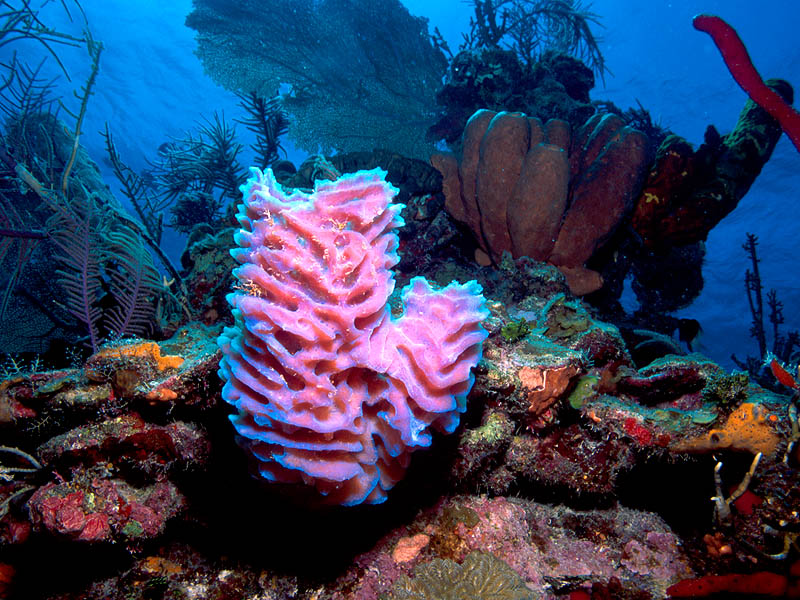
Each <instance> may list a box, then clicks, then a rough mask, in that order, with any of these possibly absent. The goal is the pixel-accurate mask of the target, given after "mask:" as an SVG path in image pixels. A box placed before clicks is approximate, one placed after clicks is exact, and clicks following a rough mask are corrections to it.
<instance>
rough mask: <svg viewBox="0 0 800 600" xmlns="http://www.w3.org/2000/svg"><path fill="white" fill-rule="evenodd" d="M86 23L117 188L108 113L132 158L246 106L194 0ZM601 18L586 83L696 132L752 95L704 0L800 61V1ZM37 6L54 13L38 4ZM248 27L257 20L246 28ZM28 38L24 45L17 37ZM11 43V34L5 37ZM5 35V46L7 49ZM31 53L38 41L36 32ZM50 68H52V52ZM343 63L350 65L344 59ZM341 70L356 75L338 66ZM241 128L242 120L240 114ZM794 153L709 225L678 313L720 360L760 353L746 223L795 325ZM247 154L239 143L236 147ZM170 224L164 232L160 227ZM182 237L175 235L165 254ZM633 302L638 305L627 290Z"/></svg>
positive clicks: (74, 60)
mask: <svg viewBox="0 0 800 600" xmlns="http://www.w3.org/2000/svg"><path fill="white" fill-rule="evenodd" d="M404 4H405V5H406V6H407V7H408V9H409V11H410V12H411V14H413V15H418V16H424V17H427V18H428V19H430V28H431V29H433V28H434V27H438V28H439V30H440V31H441V32H442V34H443V35H444V37H445V39H446V40H447V41H448V43H449V45H450V47H451V48H453V49H454V50H455V49H456V48H458V45H459V44H460V43H461V35H462V33H463V32H465V31H467V29H468V25H469V18H470V14H471V8H470V6H469V5H467V4H465V3H463V2H459V1H458V0H451V1H436V2H413V1H410V2H405V3H404ZM83 6H84V9H85V11H86V14H87V17H88V20H89V23H90V25H91V27H92V30H93V32H94V35H95V37H96V38H97V39H99V40H102V41H103V43H104V45H105V50H104V53H103V57H102V67H101V70H100V73H99V75H98V82H97V87H96V91H95V94H94V96H93V97H92V99H91V103H90V106H89V110H88V113H87V116H86V125H85V127H84V131H85V134H84V135H83V137H82V138H81V143H82V144H83V145H84V146H85V147H86V149H87V150H88V151H89V154H90V156H92V157H93V158H94V159H95V160H96V161H98V163H99V164H100V167H101V169H103V174H104V176H105V180H106V182H107V183H108V184H109V185H111V186H112V188H114V187H115V186H116V185H117V184H116V178H114V177H113V175H112V174H111V173H110V170H109V167H108V164H107V161H104V160H103V157H104V156H105V154H106V152H105V146H104V140H103V137H102V135H101V134H100V132H101V131H102V130H103V128H104V124H105V123H106V122H108V123H109V124H110V125H111V127H112V131H113V133H114V139H115V143H116V145H117V148H118V150H119V152H120V154H121V155H122V156H123V157H124V159H125V161H126V162H127V163H128V165H129V166H130V167H131V168H132V169H134V170H135V171H141V170H143V169H145V168H146V167H147V166H148V163H147V161H148V160H151V161H152V160H154V159H155V157H156V156H157V149H158V146H159V145H160V144H162V143H163V142H165V141H167V140H168V138H170V137H177V138H180V137H181V136H182V135H183V134H184V133H185V132H186V131H189V130H191V129H192V128H194V127H195V126H196V125H197V123H198V122H199V121H201V120H202V118H204V117H209V116H210V115H211V114H212V113H213V112H214V111H215V110H216V111H221V112H223V113H224V115H225V116H226V117H227V118H229V119H235V118H240V117H241V116H242V109H241V107H240V106H239V105H238V101H237V98H236V97H235V96H234V95H233V94H231V93H230V92H228V91H226V90H225V89H223V88H222V87H220V86H218V85H217V84H215V83H214V81H213V80H211V79H210V78H209V77H207V76H205V75H204V74H203V67H202V64H201V63H200V61H199V60H198V59H197V57H196V56H195V54H194V51H195V48H196V42H195V39H194V38H195V35H194V34H195V32H194V31H193V30H192V29H189V28H188V27H186V26H185V25H184V21H185V19H186V15H187V14H188V13H189V12H190V10H191V2H189V1H188V0H175V1H171V2H169V3H164V2H151V1H149V0H141V1H138V2H135V3H133V2H125V1H122V0H109V1H107V2H85V3H84V5H83ZM591 10H592V12H594V13H596V14H597V15H599V17H600V22H601V24H602V26H603V27H595V30H596V31H595V32H596V34H597V35H598V36H599V37H600V40H601V41H600V49H601V50H602V53H603V55H604V57H605V62H606V65H607V66H608V68H609V71H610V72H609V73H607V74H606V75H605V77H604V79H602V80H601V79H599V78H598V81H597V84H596V86H595V88H594V89H593V90H592V91H591V97H592V99H603V100H610V101H612V102H614V103H615V104H616V105H617V106H619V107H621V108H627V107H632V106H633V107H635V106H636V102H637V101H639V102H641V104H642V106H643V107H645V108H646V109H647V110H649V111H650V113H651V115H652V117H653V120H654V121H655V122H656V123H658V124H660V125H662V126H664V127H666V128H668V129H670V130H672V131H673V132H675V133H677V134H678V135H681V136H683V137H685V138H686V139H687V140H688V141H690V142H691V143H693V144H699V143H700V142H701V141H702V140H703V132H704V131H705V128H706V127H707V126H708V125H709V124H713V125H715V126H716V127H717V129H718V130H719V131H720V132H721V133H726V132H727V131H729V130H730V129H732V128H733V126H734V124H735V123H736V118H737V116H738V114H739V112H740V111H741V108H742V105H743V103H744V101H745V100H746V98H747V97H746V95H745V93H744V92H743V91H742V90H741V89H740V88H739V87H738V86H737V85H736V83H735V82H734V81H733V79H732V78H731V76H730V74H729V73H728V71H727V69H726V68H725V66H724V64H723V62H722V59H721V58H720V56H719V53H718V51H717V49H716V48H715V47H714V45H713V44H712V43H711V41H710V40H709V39H708V38H707V36H705V35H704V34H702V33H699V32H697V31H695V30H694V29H693V28H692V24H691V21H692V17H693V16H694V15H696V14H699V13H703V12H705V13H711V14H719V15H721V16H723V18H725V19H726V20H728V22H729V23H731V25H733V26H734V28H736V29H737V31H738V32H739V35H740V36H741V38H742V39H743V40H744V42H745V44H746V46H747V48H748V51H749V53H750V55H751V57H752V59H753V62H754V64H755V66H756V68H757V69H758V70H759V72H760V73H761V75H762V77H764V78H765V79H766V78H769V77H781V78H785V79H787V80H788V81H790V82H796V81H797V80H798V77H797V76H798V75H800V46H798V45H797V44H796V43H795V34H796V31H795V24H796V23H797V20H798V19H800V5H798V4H797V3H794V2H790V1H789V0H766V1H765V2H759V3H758V5H757V6H754V5H753V4H752V3H750V2H747V1H746V0H731V1H716V2H714V1H707V2H695V1H684V2H660V1H659V2H633V1H613V0H598V1H596V2H593V3H592V5H591ZM49 11H50V12H52V15H53V16H52V18H50V20H49V21H48V22H49V23H52V25H53V26H54V27H56V29H61V30H64V31H70V27H72V30H73V31H74V30H75V27H74V25H70V23H69V22H68V21H66V20H65V19H64V13H63V11H61V10H59V9H58V6H57V4H51V6H50V7H49ZM42 14H43V16H45V17H48V16H49V12H48V11H47V10H45V12H43V13H42ZM253 36H254V39H255V38H257V37H258V32H257V31H253ZM23 47H25V46H23ZM6 48H7V47H6ZM3 50H4V49H0V52H2V51H3ZM29 51H30V60H31V62H36V57H37V56H39V55H41V56H43V54H42V50H41V48H39V47H37V46H35V45H31V46H30V48H29ZM59 53H60V56H61V57H62V61H63V62H64V65H65V66H66V67H67V69H68V71H69V73H70V74H71V77H72V80H73V81H72V83H70V82H67V81H66V80H65V79H64V77H63V76H61V77H60V78H59V80H58V82H57V86H56V88H55V90H54V91H55V92H56V93H57V94H59V93H63V94H65V96H67V97H69V96H71V94H72V91H73V90H74V89H75V87H76V85H77V84H79V83H80V82H82V81H83V80H84V79H85V77H86V76H87V75H88V68H89V65H88V64H87V63H88V61H87V60H86V54H85V51H83V50H72V49H64V50H60V51H59ZM47 67H50V68H51V69H53V70H52V71H51V72H52V74H53V75H58V72H57V71H56V70H55V65H54V64H52V61H50V64H49V65H45V68H47ZM343 69H344V67H343ZM342 76H343V77H350V76H355V74H351V73H348V72H347V71H346V69H344V70H343V72H342ZM238 133H239V135H240V139H241V140H242V141H243V142H247V140H248V137H247V136H248V135H249V134H248V132H247V131H246V130H245V129H244V128H243V127H239V131H238ZM284 145H285V146H286V147H287V148H288V149H289V158H290V159H293V160H294V162H295V163H299V162H301V161H302V158H303V153H302V152H298V151H293V150H292V149H291V141H288V140H287V141H286V142H284ZM797 161H798V157H797V153H796V151H795V150H794V148H793V147H792V144H791V142H790V141H789V140H788V138H787V137H786V136H782V137H781V139H780V140H779V142H778V145H777V147H776V148H775V151H774V153H773V155H772V158H771V159H770V160H769V162H768V163H767V164H766V166H765V167H764V170H763V171H762V173H761V175H760V176H759V177H758V179H757V180H756V182H755V184H754V185H753V187H752V188H751V189H750V191H749V192H748V193H747V195H746V196H745V197H744V199H743V200H742V201H741V202H740V203H739V205H738V207H737V208H736V210H734V211H733V212H732V213H731V214H730V215H728V216H727V217H726V218H724V219H723V220H722V222H721V223H720V224H719V225H718V226H717V227H715V228H714V229H713V230H712V231H711V233H710V235H709V238H708V240H707V254H706V257H705V266H704V268H703V276H704V279H705V286H704V288H703V291H702V293H701V294H700V296H699V297H698V298H697V300H695V301H694V303H693V304H692V305H691V306H690V307H688V308H686V309H684V310H682V311H679V312H678V313H676V314H677V316H680V317H686V318H692V319H697V320H698V321H700V324H701V326H702V328H703V334H702V337H701V339H700V344H701V346H700V348H701V350H702V352H703V353H705V354H707V355H708V356H710V357H711V358H713V359H714V360H715V361H717V362H719V363H720V364H722V365H724V366H726V367H729V368H734V367H735V365H734V363H733V362H732V361H731V359H730V356H731V354H737V355H739V356H740V357H742V356H747V355H748V352H750V353H751V354H754V353H755V351H756V348H755V347H754V344H755V340H753V339H752V338H751V336H750V333H749V332H750V324H751V316H750V311H749V309H748V306H747V298H746V295H745V293H744V279H743V278H744V273H745V270H746V269H748V268H749V266H750V264H749V260H748V257H747V255H746V254H745V252H744V251H743V250H742V244H744V242H745V234H746V233H748V232H749V233H753V234H756V235H757V236H758V238H759V242H760V246H759V257H760V258H761V261H762V262H761V265H760V268H761V275H762V281H763V285H764V289H765V291H766V290H769V289H775V290H776V291H777V292H778V297H779V299H780V300H781V301H782V302H783V303H784V306H785V307H786V310H785V311H784V316H785V320H786V321H785V324H784V325H783V330H784V331H794V330H796V329H798V328H800V314H798V311H797V310H792V307H796V306H798V304H800V283H798V278H797V277H796V275H795V274H796V273H797V267H796V265H797V255H798V252H800V237H798V235H797V234H796V229H795V228H794V227H793V225H794V224H796V223H797V222H798V220H799V219H800V202H798V201H797V190H798V189H800V169H798V163H797ZM241 163H242V164H243V165H247V164H248V161H247V154H246V152H245V154H243V157H242V159H241ZM167 233H169V232H167ZM182 245H183V244H182V242H180V241H177V240H176V241H175V242H174V249H173V253H172V254H173V255H177V254H179V253H180V251H181V249H182ZM626 299H627V300H628V303H627V306H626V307H627V308H633V307H635V299H633V298H631V296H630V294H626V295H625V296H624V297H623V301H625V300H626Z"/></svg>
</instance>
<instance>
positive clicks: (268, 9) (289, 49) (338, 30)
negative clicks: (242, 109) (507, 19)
mask: <svg viewBox="0 0 800 600" xmlns="http://www.w3.org/2000/svg"><path fill="white" fill-rule="evenodd" d="M193 7H194V10H193V11H192V12H191V13H190V14H189V16H188V17H187V19H186V24H187V25H188V26H189V27H191V28H192V29H195V30H196V31H197V42H198V48H197V55H198V56H199V57H200V59H201V60H202V62H203V66H204V67H205V70H206V72H207V73H208V74H209V75H210V76H211V77H212V78H214V80H215V81H217V82H218V83H219V84H221V85H222V86H223V87H225V88H227V89H229V90H232V91H235V92H239V93H249V92H252V91H254V92H256V93H258V94H272V93H273V92H274V91H275V90H277V89H279V88H280V86H281V85H282V84H288V86H289V89H288V90H287V91H286V93H285V94H284V97H283V102H284V106H285V108H286V110H287V111H288V112H289V115H290V120H291V127H290V128H289V136H290V138H291V139H292V140H293V141H294V142H295V143H296V144H297V145H298V146H299V147H301V148H303V149H304V150H306V151H308V152H311V153H315V152H318V151H319V150H321V151H322V152H325V153H330V152H331V151H333V150H337V151H339V152H349V151H353V150H373V149H375V148H391V149H392V150H395V151H397V152H400V153H402V154H405V155H406V156H413V157H417V158H426V157H427V154H428V153H429V151H430V149H431V146H430V145H429V144H428V143H426V142H425V138H424V132H425V129H426V128H427V127H428V126H429V125H430V123H431V121H432V118H433V110H434V108H435V94H436V91H437V89H438V87H439V85H440V83H441V80H442V76H443V75H444V71H445V69H446V68H447V60H446V58H445V56H444V54H443V53H442V52H441V51H440V50H439V49H437V48H435V47H434V45H433V43H432V42H431V40H430V37H429V36H428V30H427V24H426V21H425V20H424V19H420V18H417V17H413V16H412V15H411V14H409V12H408V10H407V9H406V8H405V7H404V6H403V5H402V4H401V3H400V2H399V1H398V0H367V1H363V2H353V1H345V2H342V1H341V0H322V1H314V0H301V1H298V0H270V1H269V2H262V1H259V0H244V1H242V2H237V5H236V10H235V11H234V10H231V6H230V3H227V2H219V1H218V0H193ZM276 15H280V17H277V16H276ZM254 36H255V37H256V38H257V40H258V43H257V44H254V43H253V38H254Z"/></svg>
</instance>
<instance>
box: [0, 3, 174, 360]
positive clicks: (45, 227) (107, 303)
mask: <svg viewBox="0 0 800 600" xmlns="http://www.w3.org/2000/svg"><path fill="white" fill-rule="evenodd" d="M25 7H26V8H25V10H28V11H30V10H31V9H30V8H29V7H28V6H27V5H25ZM65 8H66V5H65ZM20 10H22V9H20ZM22 22H23V23H30V22H35V23H38V24H37V25H35V26H33V25H30V26H28V27H27V28H26V29H23V30H22V35H25V36H27V37H31V36H33V37H34V39H37V40H38V41H41V42H42V43H43V44H45V45H47V44H49V42H51V41H53V40H56V41H58V40H61V39H62V38H61V36H60V35H59V34H57V33H55V32H51V30H50V29H49V28H47V27H46V26H45V25H44V24H42V23H41V22H38V21H37V19H36V15H35V14H34V13H31V14H29V15H28V16H27V17H26V18H25V19H23V20H22ZM7 26H8V23H7ZM9 31H11V32H14V29H13V28H12V29H11V30H6V34H8V32H9ZM42 36H43V37H42ZM65 39H66V40H68V41H70V42H71V43H76V44H77V43H79V44H80V45H82V46H83V47H85V49H86V51H87V53H88V55H89V60H90V72H89V76H88V77H87V80H86V82H85V83H84V84H83V86H82V87H81V88H80V90H79V91H77V92H76V93H75V97H76V101H77V103H78V104H77V107H76V108H74V109H73V110H70V109H69V108H67V106H66V105H65V104H64V103H63V102H60V101H58V100H57V99H55V98H53V97H52V96H51V85H50V83H49V82H48V81H45V80H42V79H41V77H40V75H39V73H40V68H41V65H39V66H38V67H36V68H31V67H29V66H27V65H24V64H23V63H18V62H17V60H16V58H15V59H14V60H13V61H12V63H11V64H10V65H5V70H6V73H7V75H6V76H5V79H4V82H3V84H2V90H1V91H0V106H2V110H3V113H4V121H3V123H2V129H1V130H0V143H1V144H2V147H0V159H1V160H0V173H2V175H3V182H4V183H3V186H2V189H0V223H2V225H3V229H2V231H0V238H1V239H0V263H2V265H3V269H2V275H0V285H2V286H3V290H4V291H3V297H2V305H1V306H0V308H1V309H2V310H0V319H1V320H2V322H3V323H5V324H6V325H8V324H9V323H11V322H13V323H14V324H15V327H13V328H12V327H8V326H4V327H2V331H3V336H2V340H3V344H2V346H3V348H4V349H5V350H6V351H7V352H8V351H14V350H17V351H23V350H26V351H30V350H36V349H40V350H43V349H45V348H46V343H47V342H48V339H47V338H48V337H50V338H55V337H59V336H63V337H65V338H66V339H70V338H71V337H73V336H76V335H78V336H79V337H80V338H81V339H83V341H84V342H85V344H86V345H87V346H88V347H89V348H91V349H92V350H96V349H97V348H98V346H99V345H100V343H101V341H102V340H103V339H105V338H108V337H120V336H125V335H134V334H139V335H144V334H149V333H153V331H154V330H153V327H154V325H153V323H154V321H155V320H156V319H155V317H156V314H157V312H159V310H160V311H161V313H160V314H161V316H164V317H165V318H168V317H166V315H167V313H168V312H169V309H167V308H166V307H167V306H172V307H173V308H175V307H177V301H176V300H175V298H174V297H172V296H171V294H170V293H169V290H168V289H166V288H165V287H164V286H163V284H162V279H161V277H160V275H159V274H158V272H157V270H156V268H155V265H154V263H153V259H152V257H151V255H150V253H149V251H148V250H147V242H148V241H150V236H149V235H148V233H147V231H146V230H145V229H144V228H142V226H141V225H139V224H138V223H137V222H135V221H134V220H133V219H131V218H130V217H129V216H128V215H127V214H126V212H125V210H124V209H123V208H122V206H121V205H120V204H119V203H118V202H117V200H116V199H115V198H114V197H113V196H112V195H111V194H110V192H109V191H108V189H107V187H106V186H105V185H104V184H103V183H102V181H101V179H100V177H99V174H98V169H97V167H96V165H95V164H94V163H93V162H92V161H91V159H90V158H89V157H88V155H87V154H86V151H85V150H84V149H83V148H82V147H81V145H80V136H81V133H82V126H83V122H84V118H85V115H86V112H87V110H88V107H89V104H90V98H91V96H92V93H93V90H94V86H95V84H96V78H97V74H98V72H99V70H100V57H101V55H102V50H103V45H102V43H101V42H99V41H97V40H95V39H94V38H93V37H92V35H91V33H90V31H89V30H88V28H87V29H86V30H85V33H84V37H83V38H81V39H77V38H72V37H69V36H67V37H66V38H65ZM48 48H49V46H48ZM60 111H63V112H64V113H65V118H67V119H68V120H70V121H71V123H72V127H67V126H66V125H65V124H64V122H63V121H61V119H60V118H59V115H58V113H59V112H60ZM54 265H55V267H56V269H55V273H54V272H53V266H54ZM53 285H56V286H58V287H59V288H60V293H59V294H56V295H53V289H52V288H53ZM159 306H160V307H161V308H160V309H159ZM37 340H38V341H37Z"/></svg>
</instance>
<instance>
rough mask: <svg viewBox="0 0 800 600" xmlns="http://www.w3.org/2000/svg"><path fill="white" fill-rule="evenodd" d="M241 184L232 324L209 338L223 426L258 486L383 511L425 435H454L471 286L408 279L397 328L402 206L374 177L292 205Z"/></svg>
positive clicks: (468, 355)
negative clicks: (252, 464) (290, 488)
mask: <svg viewBox="0 0 800 600" xmlns="http://www.w3.org/2000/svg"><path fill="white" fill-rule="evenodd" d="M252 173H253V175H254V177H253V178H251V179H250V180H249V181H248V182H247V184H246V185H245V186H243V188H242V191H243V192H244V204H243V205H242V206H241V208H240V211H239V214H238V215H237V216H238V219H239V222H240V223H241V226H242V229H241V230H240V231H239V232H238V233H237V234H236V236H235V240H236V243H237V244H238V246H239V247H238V248H235V249H234V250H232V251H231V253H232V254H233V256H234V258H236V260H237V261H239V263H241V266H239V267H237V269H236V270H235V271H234V274H235V275H236V277H237V279H238V280H239V283H238V285H237V286H236V290H235V291H234V293H232V294H230V295H229V296H228V301H229V302H230V303H231V306H232V307H233V314H234V319H235V323H234V326H233V327H231V328H227V329H225V331H224V332H223V334H222V335H221V336H220V338H219V345H220V347H221V348H222V352H223V355H224V356H223V359H222V363H221V366H220V376H221V377H222V379H223V380H225V386H224V388H223V392H222V395H223V398H224V399H225V400H226V401H227V402H229V403H230V404H232V405H233V406H235V407H236V409H237V414H235V415H232V417H231V420H232V421H233V424H234V427H235V428H236V431H237V432H238V434H239V436H240V440H241V442H242V444H243V446H244V447H245V448H247V449H248V450H249V452H250V453H251V455H252V456H253V457H254V459H255V461H256V464H257V469H258V473H259V474H260V475H261V476H262V477H264V478H266V479H267V480H270V481H275V482H280V483H301V482H302V483H306V484H308V485H312V486H314V488H315V489H316V490H317V491H318V492H319V494H321V495H322V496H323V497H324V499H325V500H326V501H328V502H332V503H337V504H347V505H350V504H360V503H362V502H367V503H377V502H382V501H383V500H385V499H386V491H387V490H388V489H390V488H391V487H392V486H393V485H394V484H395V483H397V481H399V480H400V479H401V478H402V477H403V474H404V472H405V469H406V467H407V466H408V462H409V456H410V453H411V452H412V451H413V450H414V449H416V448H418V447H421V446H428V445H430V443H431V427H435V428H437V429H439V430H442V431H445V432H448V433H449V432H452V431H453V430H454V429H455V428H456V427H457V425H458V421H459V413H461V412H463V411H464V407H465V402H466V396H467V394H468V393H469V390H470V388H471V387H472V383H473V380H474V379H473V376H472V374H471V372H470V370H471V368H472V367H474V366H475V365H476V364H477V362H478V360H479V359H480V355H481V344H482V342H483V340H484V339H485V338H486V335H487V334H486V331H485V330H484V329H483V327H482V326H481V322H482V321H483V320H484V319H485V318H486V317H487V316H488V311H487V310H486V308H485V306H484V299H483V296H482V295H481V287H480V286H479V285H478V284H477V283H476V282H474V281H471V282H469V283H467V284H465V285H461V284H457V283H451V284H450V285H448V286H447V287H446V288H444V289H442V290H439V291H435V290H433V289H432V288H431V287H430V285H428V282H427V281H425V280H424V279H422V278H421V277H416V278H414V279H412V280H411V283H410V284H409V285H408V286H407V287H406V288H404V289H403V290H402V294H401V296H402V302H403V305H404V313H403V315H402V316H400V317H399V318H396V319H395V318H393V317H392V316H391V315H390V313H389V307H388V304H387V301H388V299H389V296H390V295H391V293H392V291H393V290H394V276H393V274H392V272H391V271H390V269H391V267H393V266H394V265H396V264H397V262H398V256H397V245H398V240H397V235H396V234H395V233H394V232H393V230H394V229H396V228H397V227H400V226H401V225H402V224H403V221H402V218H401V217H400V215H399V212H400V210H401V209H402V205H400V204H392V203H391V200H392V199H393V198H394V196H395V194H396V193H397V189H396V188H394V187H393V186H392V185H391V184H389V183H387V182H386V181H384V176H385V172H383V171H381V170H380V169H375V170H372V171H361V172H359V173H355V174H352V175H346V176H343V177H341V178H340V179H338V180H337V181H335V182H326V183H322V184H318V185H317V187H316V189H315V190H314V192H313V193H311V194H305V193H302V192H299V191H296V192H294V193H292V194H290V195H287V194H286V193H285V192H284V191H283V190H282V189H281V187H280V186H279V184H278V183H277V182H276V181H275V178H274V177H273V175H272V172H271V171H269V170H268V171H267V172H266V173H264V174H262V173H261V171H259V170H258V169H253V170H252Z"/></svg>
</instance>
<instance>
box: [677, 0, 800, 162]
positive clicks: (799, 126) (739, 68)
mask: <svg viewBox="0 0 800 600" xmlns="http://www.w3.org/2000/svg"><path fill="white" fill-rule="evenodd" d="M692 22H693V24H694V28H695V29H697V30H698V31H704V32H705V33H707V34H709V35H710V36H711V39H712V40H714V43H715V44H716V45H717V49H718V50H719V51H720V54H722V58H723V60H724V61H725V64H726V65H727V67H728V70H729V71H730V72H731V75H733V78H734V79H735V80H736V83H738V84H739V86H740V87H741V88H742V89H743V90H744V91H745V92H746V93H747V95H748V96H750V98H751V99H752V100H753V102H755V103H756V104H758V105H759V106H760V107H761V108H763V109H764V110H766V111H767V112H768V113H769V114H770V116H771V117H772V118H774V119H776V120H777V121H778V123H780V125H781V129H783V131H784V133H786V135H788V136H789V139H791V140H792V143H793V144H794V146H795V148H797V151H798V152H800V113H799V112H797V111H796V110H795V109H794V108H792V106H791V105H790V104H789V103H788V102H786V101H785V100H784V99H783V98H781V97H780V96H779V95H778V94H777V93H775V92H774V91H773V90H771V89H770V88H769V87H767V85H766V84H765V83H764V81H763V80H762V79H761V75H759V74H758V71H757V70H756V68H755V67H754V66H753V61H752V60H751V59H750V55H749V54H748V53H747V48H745V46H744V44H743V43H742V40H741V38H739V34H737V33H736V30H735V29H734V28H733V27H731V26H730V25H729V24H728V23H726V22H725V21H723V20H722V19H720V18H719V17H717V16H714V15H697V16H696V17H695V18H694V20H693V21H692Z"/></svg>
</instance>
